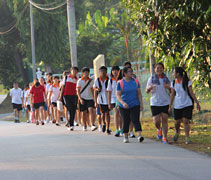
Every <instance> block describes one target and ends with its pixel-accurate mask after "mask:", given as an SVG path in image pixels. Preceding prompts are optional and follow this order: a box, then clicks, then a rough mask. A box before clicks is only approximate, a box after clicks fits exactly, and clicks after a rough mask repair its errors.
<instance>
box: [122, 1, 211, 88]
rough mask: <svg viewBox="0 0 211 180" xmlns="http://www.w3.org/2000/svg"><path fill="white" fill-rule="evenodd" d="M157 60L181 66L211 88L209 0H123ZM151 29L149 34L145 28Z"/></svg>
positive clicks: (170, 67)
mask: <svg viewBox="0 0 211 180" xmlns="http://www.w3.org/2000/svg"><path fill="white" fill-rule="evenodd" d="M124 2H125V4H126V6H127V7H128V8H129V9H130V14H131V17H132V19H133V22H134V24H135V25H136V26H137V27H139V29H140V30H139V34H143V35H144V36H145V38H146V40H147V42H148V45H149V46H150V47H152V48H153V50H154V53H155V57H156V59H157V61H158V60H159V61H163V62H164V63H165V64H166V66H167V68H168V69H173V68H174V67H175V66H178V65H179V66H183V67H185V68H186V70H190V75H191V76H193V77H194V79H195V80H197V81H194V82H195V83H197V82H203V86H204V85H205V86H207V87H209V88H210V89H211V73H210V72H211V64H210V56H211V43H210V34H211V1H209V0H204V1H198V0H191V1H188V0H179V1H174V0H165V1H158V0H157V1H155V0H148V1H145V0H134V1H129V0H124ZM149 30H151V31H152V32H151V34H149V33H148V31H149Z"/></svg>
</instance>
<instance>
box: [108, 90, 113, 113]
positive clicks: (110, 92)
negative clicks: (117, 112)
mask: <svg viewBox="0 0 211 180" xmlns="http://www.w3.org/2000/svg"><path fill="white" fill-rule="evenodd" d="M111 94H112V91H108V108H109V109H112V107H111Z"/></svg>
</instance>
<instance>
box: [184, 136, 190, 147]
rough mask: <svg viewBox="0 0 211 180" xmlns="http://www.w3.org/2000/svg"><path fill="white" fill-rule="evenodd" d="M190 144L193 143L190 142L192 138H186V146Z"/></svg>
mask: <svg viewBox="0 0 211 180" xmlns="http://www.w3.org/2000/svg"><path fill="white" fill-rule="evenodd" d="M190 143H191V142H190V137H186V138H185V144H187V145H188V144H190Z"/></svg>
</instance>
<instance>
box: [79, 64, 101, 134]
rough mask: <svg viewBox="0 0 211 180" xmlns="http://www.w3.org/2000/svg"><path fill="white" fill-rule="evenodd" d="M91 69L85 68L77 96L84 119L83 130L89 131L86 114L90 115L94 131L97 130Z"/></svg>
mask: <svg viewBox="0 0 211 180" xmlns="http://www.w3.org/2000/svg"><path fill="white" fill-rule="evenodd" d="M89 72H90V70H89V68H87V67H84V68H83V69H82V77H81V78H80V79H79V80H78V82H77V95H78V98H79V102H80V111H81V112H82V119H83V126H84V127H83V130H84V131H86V130H87V124H88V122H87V120H88V119H86V117H87V116H86V113H87V112H88V113H89V119H90V122H91V124H92V131H94V130H96V129H97V126H96V125H95V116H94V98H93V94H94V90H93V80H92V79H90V78H89Z"/></svg>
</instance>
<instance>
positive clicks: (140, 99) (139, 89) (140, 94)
mask: <svg viewBox="0 0 211 180" xmlns="http://www.w3.org/2000/svg"><path fill="white" fill-rule="evenodd" d="M137 95H138V99H139V102H140V111H143V100H142V93H141V88H138V89H137Z"/></svg>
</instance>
